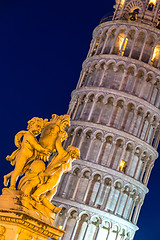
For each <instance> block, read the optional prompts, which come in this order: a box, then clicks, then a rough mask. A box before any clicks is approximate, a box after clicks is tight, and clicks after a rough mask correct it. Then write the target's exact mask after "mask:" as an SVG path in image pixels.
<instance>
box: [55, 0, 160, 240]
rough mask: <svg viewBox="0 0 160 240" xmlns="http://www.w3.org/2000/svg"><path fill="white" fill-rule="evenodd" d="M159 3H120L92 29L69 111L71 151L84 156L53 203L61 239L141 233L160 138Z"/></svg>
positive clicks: (105, 239) (127, 239) (110, 239)
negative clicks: (141, 216)
mask: <svg viewBox="0 0 160 240" xmlns="http://www.w3.org/2000/svg"><path fill="white" fill-rule="evenodd" d="M159 3H160V2H159V1H158V0H157V1H156V0H116V5H115V12H114V16H113V18H112V19H111V18H106V19H105V18H104V19H102V21H101V23H100V24H99V25H98V26H97V27H96V29H95V30H94V32H93V40H92V42H91V46H90V50H89V53H88V56H87V58H86V60H85V61H84V63H83V66H82V72H81V75H80V79H79V82H78V85H77V88H76V89H75V90H74V91H73V92H72V99H71V102H70V106H69V111H68V113H69V114H70V116H71V118H72V124H71V127H70V128H69V129H68V135H69V138H68V141H67V142H66V147H67V146H68V145H69V144H71V145H74V146H76V147H79V149H80V152H81V159H80V160H77V161H75V162H74V165H73V169H72V171H70V172H69V174H66V175H65V176H64V177H63V179H62V181H61V184H60V187H59V189H58V192H57V196H56V198H55V199H54V204H57V206H61V207H62V212H61V213H60V214H59V216H58V218H57V221H58V224H61V225H63V229H65V230H66V234H65V235H64V237H63V240H123V239H124V240H131V239H133V238H134V234H135V232H136V230H137V229H138V227H137V225H136V224H137V220H138V217H139V213H140V210H141V207H142V205H143V201H144V198H145V195H146V193H147V192H148V188H147V184H148V180H149V177H150V174H151V170H152V168H153V166H154V162H155V160H156V158H157V157H158V153H157V151H156V149H157V147H158V143H159V139H160V131H159V118H160V110H159V108H160V94H159V86H160V85H159V83H160V71H159V69H160V30H159V29H160V24H159V18H160V6H159Z"/></svg>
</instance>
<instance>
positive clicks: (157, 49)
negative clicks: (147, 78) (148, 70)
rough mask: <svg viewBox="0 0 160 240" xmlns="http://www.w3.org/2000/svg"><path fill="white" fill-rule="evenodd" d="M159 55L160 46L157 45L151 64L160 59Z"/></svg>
mask: <svg viewBox="0 0 160 240" xmlns="http://www.w3.org/2000/svg"><path fill="white" fill-rule="evenodd" d="M159 54H160V45H157V46H156V47H155V49H154V52H153V56H152V60H151V64H152V63H153V62H154V60H155V59H156V58H159Z"/></svg>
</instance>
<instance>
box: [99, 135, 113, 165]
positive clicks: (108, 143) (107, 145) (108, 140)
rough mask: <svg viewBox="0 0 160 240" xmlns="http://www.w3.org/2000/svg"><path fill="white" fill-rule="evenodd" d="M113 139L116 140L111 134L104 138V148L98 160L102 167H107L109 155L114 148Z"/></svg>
mask: <svg viewBox="0 0 160 240" xmlns="http://www.w3.org/2000/svg"><path fill="white" fill-rule="evenodd" d="M113 138H114V136H113V135H111V134H107V135H106V136H105V137H104V141H103V146H102V148H101V152H100V154H99V157H98V159H97V161H98V163H99V164H101V165H104V166H106V165H107V161H108V158H109V154H110V152H111V149H112V147H113Z"/></svg>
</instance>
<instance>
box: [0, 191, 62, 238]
mask: <svg viewBox="0 0 160 240" xmlns="http://www.w3.org/2000/svg"><path fill="white" fill-rule="evenodd" d="M39 205H40V206H41V204H40V203H39ZM31 206H32V207H31ZM40 206H39V207H37V204H36V203H35V202H34V201H33V202H32V201H31V199H29V198H27V197H26V198H24V197H23V198H22V196H21V194H20V193H19V191H17V190H10V189H3V194H2V195H1V196H0V240H1V239H2V240H47V239H49V238H54V239H58V238H59V237H62V236H63V234H64V231H63V230H62V229H61V228H60V227H59V228H57V227H54V225H53V224H54V218H55V213H53V216H52V219H51V217H49V216H48V212H47V209H43V211H42V209H41V207H40ZM45 210H46V216H45Z"/></svg>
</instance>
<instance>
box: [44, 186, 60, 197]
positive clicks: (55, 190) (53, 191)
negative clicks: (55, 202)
mask: <svg viewBox="0 0 160 240" xmlns="http://www.w3.org/2000/svg"><path fill="white" fill-rule="evenodd" d="M57 187H58V185H57V186H56V187H54V188H53V189H51V190H50V191H48V192H47V193H46V196H47V198H48V199H49V201H51V200H52V198H53V196H54V195H55V194H56V192H57Z"/></svg>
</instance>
